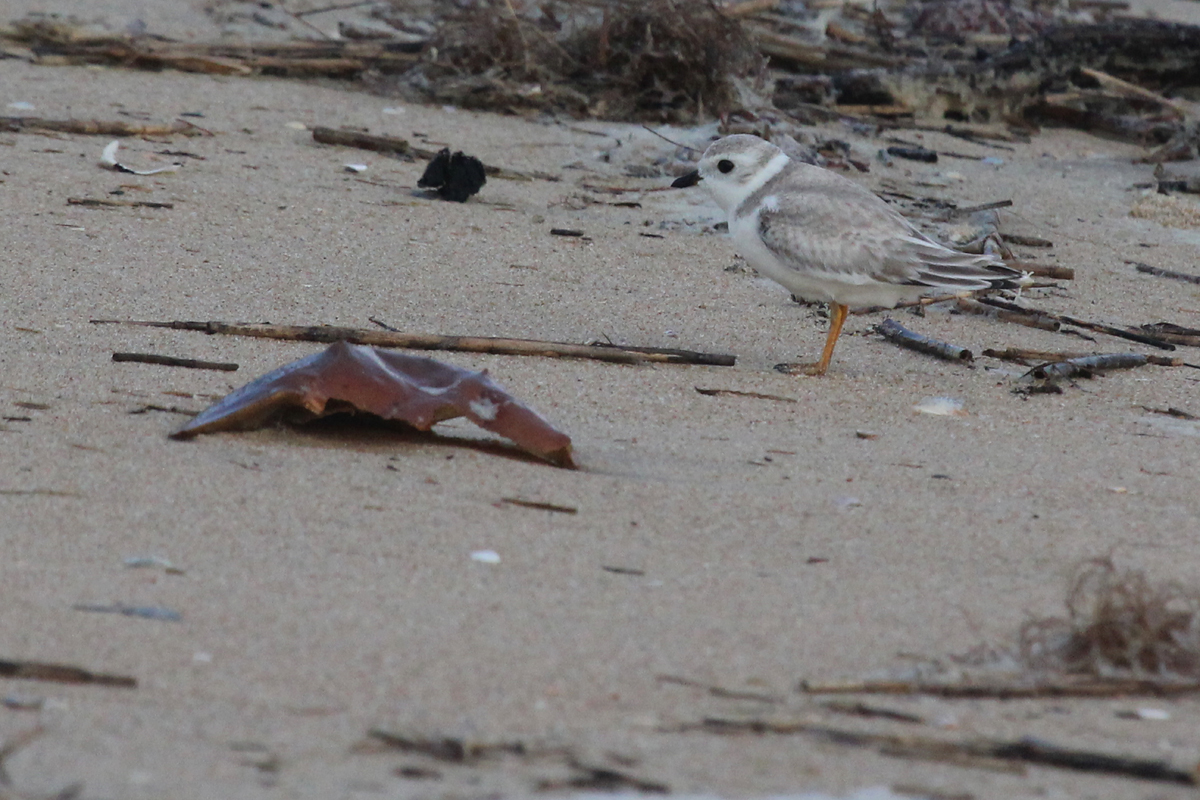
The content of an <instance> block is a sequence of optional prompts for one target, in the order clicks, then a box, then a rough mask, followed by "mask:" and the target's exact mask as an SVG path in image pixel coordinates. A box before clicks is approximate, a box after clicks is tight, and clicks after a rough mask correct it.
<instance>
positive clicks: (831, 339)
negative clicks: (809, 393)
mask: <svg viewBox="0 0 1200 800" xmlns="http://www.w3.org/2000/svg"><path fill="white" fill-rule="evenodd" d="M849 312H850V308H849V307H848V306H844V305H842V304H841V303H830V304H829V335H828V336H826V337H825V349H824V350H823V351H821V360H820V361H818V362H817V363H815V364H780V365H779V366H777V367H776V369H777V370H779V371H780V372H786V373H788V374H789V375H824V374H825V370H827V369H829V361H830V359H832V358H833V348H834V346H835V345H836V344H837V340H838V336H839V335H841V333H842V325H844V324H845V322H846V315H847V314H848V313H849Z"/></svg>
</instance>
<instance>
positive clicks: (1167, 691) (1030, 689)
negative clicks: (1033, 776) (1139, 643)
mask: <svg viewBox="0 0 1200 800" xmlns="http://www.w3.org/2000/svg"><path fill="white" fill-rule="evenodd" d="M799 689H800V691H802V692H805V693H807V694H922V695H933V696H936V697H963V698H967V697H974V698H980V699H984V698H990V699H994V700H1014V699H1020V698H1028V697H1130V696H1149V697H1175V696H1177V695H1184V694H1200V682H1195V681H1188V682H1173V681H1161V680H1137V679H1123V678H1113V679H1105V680H1095V679H1088V680H1082V681H1067V682H1061V683H919V682H916V681H886V680H884V681H872V680H865V681H864V680H835V681H803V682H801V684H800V686H799Z"/></svg>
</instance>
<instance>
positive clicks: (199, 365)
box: [112, 353, 238, 372]
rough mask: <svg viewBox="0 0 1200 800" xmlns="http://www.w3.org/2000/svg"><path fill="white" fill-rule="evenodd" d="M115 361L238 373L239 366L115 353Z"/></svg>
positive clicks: (219, 362) (227, 363) (217, 362)
mask: <svg viewBox="0 0 1200 800" xmlns="http://www.w3.org/2000/svg"><path fill="white" fill-rule="evenodd" d="M112 360H113V361H131V362H134V363H137V364H161V365H162V366H164V367H187V368H188V369H213V370H222V371H224V372H235V371H237V368H238V365H237V364H231V363H229V362H225V361H200V360H198V359H195V358H176V357H175V356H160V355H156V354H155V353H113V354H112Z"/></svg>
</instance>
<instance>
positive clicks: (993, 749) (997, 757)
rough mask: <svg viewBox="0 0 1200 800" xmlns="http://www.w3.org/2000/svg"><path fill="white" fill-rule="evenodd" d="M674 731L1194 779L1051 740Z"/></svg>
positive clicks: (793, 725)
mask: <svg viewBox="0 0 1200 800" xmlns="http://www.w3.org/2000/svg"><path fill="white" fill-rule="evenodd" d="M678 730H701V731H707V732H709V733H718V734H725V735H731V734H732V735H736V734H747V733H749V734H758V735H763V734H780V735H786V734H796V733H801V734H808V735H812V736H818V737H820V738H822V739H825V740H827V741H830V742H834V743H836V744H844V745H850V746H854V747H869V748H872V749H875V750H877V751H878V752H880V753H881V754H883V755H890V756H896V757H901V758H918V759H925V760H931V761H941V762H945V763H950V764H957V765H959V766H971V767H984V768H987V767H991V768H994V769H1004V768H1005V767H1006V766H1007V767H1008V769H1020V768H1021V766H1022V765H1023V764H1037V765H1040V766H1047V767H1058V768H1060V769H1070V770H1075V771H1078V772H1093V773H1099V774H1107V775H1123V776H1125V777H1131V778H1141V779H1143V780H1152V781H1160V782H1163V783H1174V784H1182V785H1185V786H1195V785H1196V784H1197V775H1196V774H1195V773H1194V772H1192V771H1191V770H1185V769H1180V768H1178V767H1175V766H1173V765H1172V764H1171V763H1170V762H1168V761H1163V760H1158V759H1146V758H1138V757H1135V756H1121V755H1112V754H1109V753H1101V752H1097V751H1095V750H1084V749H1077V748H1073V747H1062V746H1060V745H1056V744H1051V743H1049V742H1045V741H1041V740H1039V739H1034V738H1032V737H1023V738H1021V739H983V738H975V739H966V740H959V741H954V740H948V739H939V738H934V737H932V736H916V735H895V734H882V733H864V732H861V731H851V730H843V729H840V728H833V727H829V726H826V725H818V724H814V723H810V722H801V721H790V720H784V721H774V720H763V719H722V718H718V717H709V718H707V719H704V720H703V721H701V722H699V723H690V724H685V725H682V726H679V728H678Z"/></svg>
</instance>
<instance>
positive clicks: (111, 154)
mask: <svg viewBox="0 0 1200 800" xmlns="http://www.w3.org/2000/svg"><path fill="white" fill-rule="evenodd" d="M120 146H121V143H120V142H119V141H117V140H115V139H114V140H113V141H111V142H109V143H108V145H107V146H106V147H105V148H104V152H102V153H101V154H100V164H101V165H102V166H105V167H108V168H109V169H113V170H116V171H117V172H127V173H129V174H130V175H157V174H158V173H160V172H178V171H179V169H180V167H182V166H183V164H179V163H175V164H172V165H171V166H169V167H159V168H158V169H134V168H133V167H129V166H126V165H124V164H122V163H121V162H119V161H117V148H119V147H120Z"/></svg>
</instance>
